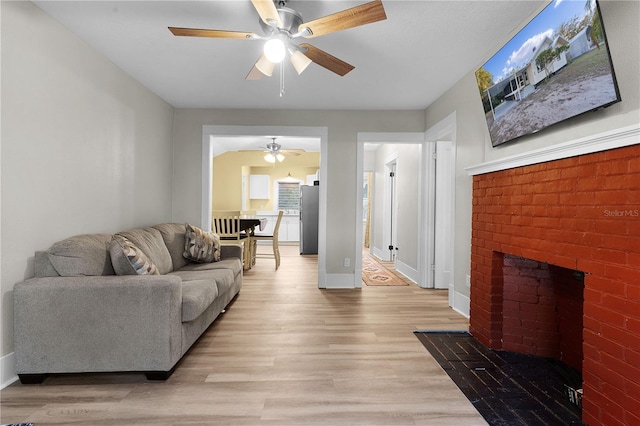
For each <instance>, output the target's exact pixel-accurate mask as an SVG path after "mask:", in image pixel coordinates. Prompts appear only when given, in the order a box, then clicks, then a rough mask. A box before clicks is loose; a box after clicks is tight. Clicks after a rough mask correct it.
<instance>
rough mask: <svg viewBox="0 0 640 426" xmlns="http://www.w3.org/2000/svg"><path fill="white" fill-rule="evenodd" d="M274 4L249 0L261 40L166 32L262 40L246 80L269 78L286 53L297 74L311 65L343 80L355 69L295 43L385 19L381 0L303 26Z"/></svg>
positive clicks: (180, 31) (214, 33)
mask: <svg viewBox="0 0 640 426" xmlns="http://www.w3.org/2000/svg"><path fill="white" fill-rule="evenodd" d="M276 2H277V4H278V7H276V3H274V0H251V3H253V6H254V7H255V9H256V11H257V12H258V15H259V16H260V26H261V27H262V30H263V32H264V34H265V35H264V36H261V35H258V34H256V33H253V32H242V31H225V30H208V29H197V28H176V27H169V30H170V31H171V32H172V33H173V35H176V36H190V37H212V38H231V39H241V40H265V41H266V42H265V45H264V52H263V53H262V55H260V58H259V59H258V61H257V62H256V63H255V65H254V66H253V68H251V70H250V71H249V74H247V76H246V79H247V80H259V79H261V78H262V77H263V76H265V75H266V76H269V77H271V75H272V74H273V69H274V67H275V65H276V64H278V63H281V62H282V61H283V60H284V58H285V56H286V55H287V53H288V54H289V58H290V61H291V64H292V65H293V67H294V68H295V69H296V72H297V73H298V74H301V73H302V72H303V71H304V70H305V69H306V68H307V66H309V64H310V63H311V62H315V63H316V64H318V65H320V66H322V67H324V68H326V69H328V70H329V71H332V72H334V73H336V74H338V75H340V76H344V75H346V74H347V73H348V72H349V71H351V70H353V69H354V68H355V67H354V66H353V65H350V64H348V63H346V62H344V61H342V60H340V59H338V58H336V57H334V56H332V55H330V54H329V53H327V52H324V51H322V50H320V49H318V48H317V47H314V46H312V45H310V44H308V43H301V44H296V43H294V40H295V39H297V38H300V37H303V38H313V37H318V36H321V35H325V34H329V33H333V32H336V31H341V30H346V29H348V28H353V27H357V26H360V25H365V24H370V23H373V22H377V21H382V20H385V19H387V15H386V13H385V11H384V7H383V6H382V0H374V1H371V2H368V3H365V4H362V5H360V6H356V7H352V8H350V9H345V10H343V11H341V12H337V13H333V14H331V15H327V16H324V17H322V18H318V19H314V20H312V21H308V22H303V19H302V15H300V13H298V12H296V11H295V10H293V9H290V8H288V7H286V0H276ZM273 143H275V141H274V142H273Z"/></svg>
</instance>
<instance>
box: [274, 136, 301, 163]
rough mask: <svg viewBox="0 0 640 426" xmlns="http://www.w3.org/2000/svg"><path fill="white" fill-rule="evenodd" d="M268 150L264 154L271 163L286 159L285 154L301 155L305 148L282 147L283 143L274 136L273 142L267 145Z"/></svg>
mask: <svg viewBox="0 0 640 426" xmlns="http://www.w3.org/2000/svg"><path fill="white" fill-rule="evenodd" d="M266 148H267V150H266V151H265V152H266V154H265V156H264V159H265V161H267V162H269V163H275V162H276V161H278V162H279V163H281V162H283V161H284V154H287V155H300V154H301V153H302V152H304V150H302V149H282V145H280V144H279V143H277V142H276V138H274V137H272V138H271V142H270V143H268V144H267V146H266Z"/></svg>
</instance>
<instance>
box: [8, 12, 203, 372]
mask: <svg viewBox="0 0 640 426" xmlns="http://www.w3.org/2000/svg"><path fill="white" fill-rule="evenodd" d="M0 4H1V6H0V7H1V19H2V21H1V28H2V34H1V35H2V134H1V136H2V155H1V159H2V163H1V169H0V170H1V182H2V193H1V194H2V195H1V196H2V201H1V207H2V211H1V219H2V228H1V236H2V245H1V249H0V253H1V254H2V257H1V262H2V263H1V280H2V281H1V289H2V315H1V318H2V350H1V354H2V356H3V357H4V358H2V360H3V366H4V365H5V364H7V365H8V364H10V362H9V361H10V360H9V361H7V357H9V356H10V354H11V352H12V351H13V333H12V332H13V321H12V316H13V300H12V289H13V286H14V284H15V283H16V282H19V281H21V280H23V279H24V278H26V277H30V276H32V275H33V255H34V251H35V250H41V249H46V248H47V247H49V246H50V245H51V244H52V243H54V242H55V241H58V240H61V239H63V238H66V237H69V236H72V235H76V234H81V233H93V232H107V233H111V232H116V231H118V230H123V229H128V228H132V227H136V226H141V225H151V224H154V223H158V222H163V221H168V220H171V196H172V187H171V184H172V127H173V108H172V107H171V106H170V105H168V104H167V103H165V102H164V101H163V100H161V99H160V98H158V97H157V96H156V95H154V94H152V93H150V92H149V91H148V90H147V89H145V88H144V87H142V86H141V85H140V84H139V83H137V82H136V81H134V80H133V79H132V78H131V77H129V76H128V75H127V74H125V73H124V72H123V71H122V70H120V69H119V68H117V67H116V66H115V65H114V64H112V63H111V62H109V61H108V60H107V59H106V58H105V57H103V56H102V55H100V54H98V53H96V52H95V51H94V50H92V49H91V48H90V47H89V46H87V45H86V44H85V43H84V42H82V41H80V40H79V39H78V38H77V37H75V36H74V35H73V34H72V33H71V32H69V31H68V30H66V29H65V28H64V27H62V26H61V25H59V24H58V23H57V22H56V21H54V20H53V19H51V18H50V17H49V16H48V15H46V14H45V13H44V12H42V11H41V10H40V9H39V8H38V7H36V6H34V5H33V4H32V3H30V2H8V1H2V2H1V3H0ZM198 164H199V163H198ZM5 361H6V362H5ZM7 374H8V372H7ZM7 379H8V377H3V378H2V382H3V383H4V381H5V380H7Z"/></svg>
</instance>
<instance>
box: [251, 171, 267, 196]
mask: <svg viewBox="0 0 640 426" xmlns="http://www.w3.org/2000/svg"><path fill="white" fill-rule="evenodd" d="M270 180H271V177H270V176H269V175H249V198H250V199H252V200H268V199H269V198H270V197H269V190H270V187H271V183H270Z"/></svg>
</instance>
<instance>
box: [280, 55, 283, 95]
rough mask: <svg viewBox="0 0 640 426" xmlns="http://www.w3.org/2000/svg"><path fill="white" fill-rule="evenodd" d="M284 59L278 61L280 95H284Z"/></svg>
mask: <svg viewBox="0 0 640 426" xmlns="http://www.w3.org/2000/svg"><path fill="white" fill-rule="evenodd" d="M283 64H284V61H282V62H280V97H282V96H284V65H283Z"/></svg>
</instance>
